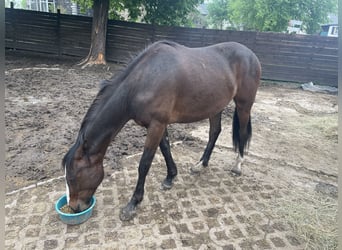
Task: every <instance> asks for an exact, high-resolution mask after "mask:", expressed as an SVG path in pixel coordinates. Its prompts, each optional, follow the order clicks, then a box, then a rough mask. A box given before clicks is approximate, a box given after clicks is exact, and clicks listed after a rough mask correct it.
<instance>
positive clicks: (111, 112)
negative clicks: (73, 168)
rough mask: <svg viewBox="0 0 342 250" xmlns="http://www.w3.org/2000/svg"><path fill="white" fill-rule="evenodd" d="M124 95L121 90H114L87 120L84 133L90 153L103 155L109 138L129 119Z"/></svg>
mask: <svg viewBox="0 0 342 250" xmlns="http://www.w3.org/2000/svg"><path fill="white" fill-rule="evenodd" d="M126 96H127V95H126V94H125V93H123V92H117V91H115V93H114V94H113V95H112V96H111V97H109V98H108V100H107V101H105V102H104V103H103V104H101V106H100V107H98V109H96V110H95V112H96V114H95V115H94V117H93V119H92V120H91V121H89V123H88V125H87V127H86V129H85V134H84V139H85V141H86V143H87V145H88V147H89V152H90V153H99V152H103V155H104V154H105V152H106V150H107V147H108V145H109V143H110V142H111V140H112V139H113V138H114V137H115V136H116V135H117V134H118V133H119V132H120V130H121V128H122V127H123V126H124V125H125V124H126V123H127V121H128V120H129V117H128V115H127V106H126V103H127V101H126V99H127V98H126Z"/></svg>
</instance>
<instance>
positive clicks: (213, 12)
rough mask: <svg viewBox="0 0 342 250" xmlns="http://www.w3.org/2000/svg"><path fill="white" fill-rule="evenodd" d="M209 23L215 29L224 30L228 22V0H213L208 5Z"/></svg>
mask: <svg viewBox="0 0 342 250" xmlns="http://www.w3.org/2000/svg"><path fill="white" fill-rule="evenodd" d="M208 19H209V20H208V22H209V24H211V25H212V27H213V28H215V29H223V25H224V24H225V23H226V22H227V21H228V0H213V1H211V2H209V3H208Z"/></svg>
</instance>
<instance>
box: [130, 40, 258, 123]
mask: <svg viewBox="0 0 342 250" xmlns="http://www.w3.org/2000/svg"><path fill="white" fill-rule="evenodd" d="M144 53H145V55H144V57H143V58H142V59H141V63H139V64H137V65H136V67H135V69H134V70H133V71H132V72H131V76H130V78H131V80H132V82H131V83H130V84H131V85H132V86H131V87H132V92H134V93H135V94H134V99H133V100H132V102H131V105H132V106H133V108H132V109H133V110H134V116H135V118H134V119H136V120H139V119H142V120H144V121H141V122H140V123H142V124H148V123H149V121H150V120H151V119H153V118H152V117H158V119H160V120H161V121H162V122H165V123H174V122H194V121H198V120H202V119H205V118H208V117H210V116H212V115H215V114H216V113H218V112H220V111H222V110H223V109H224V107H225V106H226V105H228V103H229V102H230V101H231V100H232V98H233V97H234V96H235V95H236V93H237V91H238V88H239V82H238V81H239V80H240V78H243V73H244V72H245V71H246V68H248V67H249V66H248V65H247V64H248V62H249V61H251V59H250V58H254V56H255V55H254V53H253V52H251V51H250V50H249V49H248V48H247V47H245V46H243V45H241V44H238V43H234V42H227V43H220V44H216V45H212V46H208V47H202V48H188V47H185V46H182V45H179V44H177V43H174V42H166V41H162V42H157V43H155V44H153V45H152V46H150V47H149V48H148V49H147V50H146V51H145V52H144ZM256 71H257V70H256ZM138 123H139V122H138Z"/></svg>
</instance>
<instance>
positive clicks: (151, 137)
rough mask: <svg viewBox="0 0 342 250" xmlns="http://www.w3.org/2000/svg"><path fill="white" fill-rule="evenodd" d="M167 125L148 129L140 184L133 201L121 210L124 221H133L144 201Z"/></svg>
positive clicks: (141, 161)
mask: <svg viewBox="0 0 342 250" xmlns="http://www.w3.org/2000/svg"><path fill="white" fill-rule="evenodd" d="M165 127H166V126H165V125H163V124H161V123H158V122H154V123H151V124H150V126H149V127H148V129H147V136H146V141H145V147H144V152H143V155H142V157H141V159H140V163H139V176H138V182H137V185H136V188H135V191H134V193H133V196H132V198H131V200H130V201H129V202H128V204H127V205H126V206H125V207H124V208H123V209H122V210H121V213H120V219H121V220H122V221H127V220H131V219H132V218H133V217H134V216H135V214H136V207H137V205H138V204H139V203H140V202H141V201H142V200H143V197H144V187H145V180H146V175H147V173H148V171H149V169H150V167H151V163H152V160H153V157H154V155H155V153H156V150H157V148H158V144H159V142H160V140H161V138H162V136H163V134H164V130H165Z"/></svg>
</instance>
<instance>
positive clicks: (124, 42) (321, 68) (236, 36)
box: [5, 9, 338, 87]
mask: <svg viewBox="0 0 342 250" xmlns="http://www.w3.org/2000/svg"><path fill="white" fill-rule="evenodd" d="M5 15H6V16H5V23H6V24H5V28H6V32H5V34H6V35H5V38H6V39H5V45H6V48H8V49H17V50H27V51H34V52H42V53H50V54H56V55H68V56H77V57H85V56H86V55H87V53H88V50H89V48H90V38H91V37H90V36H91V23H92V19H91V18H89V17H83V16H72V15H63V14H56V13H46V12H36V11H27V10H17V9H6V11H5ZM161 39H169V40H173V41H175V42H179V43H181V44H183V45H186V46H189V47H200V46H206V45H211V44H214V43H219V42H224V41H236V42H239V43H242V44H244V45H246V46H247V47H249V48H250V49H252V50H253V51H254V52H255V53H256V54H257V56H258V57H259V59H260V61H261V64H262V68H263V75H262V78H263V79H270V80H281V81H294V82H310V81H312V82H314V83H317V84H323V85H330V86H335V87H337V82H338V80H337V72H338V39H337V38H332V37H320V36H309V35H288V34H280V33H263V32H247V31H230V30H209V29H196V28H183V27H166V26H153V25H149V24H141V23H131V22H123V21H114V20H109V21H108V31H107V52H106V53H107V54H106V56H107V60H108V61H115V62H127V60H129V59H130V58H131V57H132V56H134V55H135V54H137V53H138V52H139V51H140V50H142V49H143V48H145V47H146V46H147V45H148V44H150V43H152V42H154V41H157V40H161Z"/></svg>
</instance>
